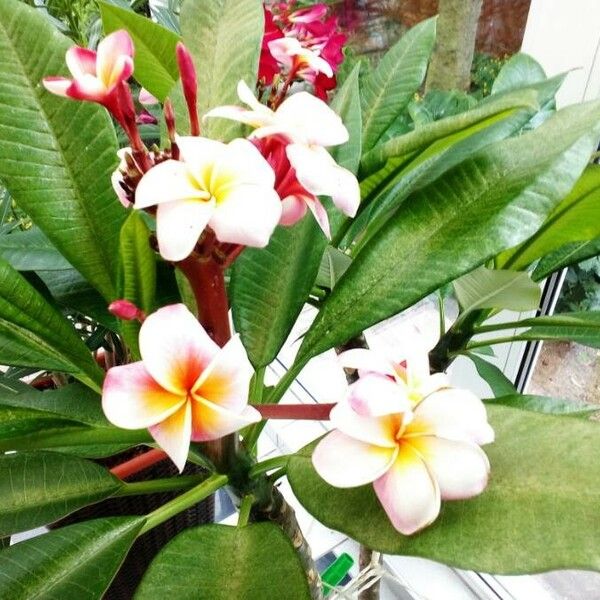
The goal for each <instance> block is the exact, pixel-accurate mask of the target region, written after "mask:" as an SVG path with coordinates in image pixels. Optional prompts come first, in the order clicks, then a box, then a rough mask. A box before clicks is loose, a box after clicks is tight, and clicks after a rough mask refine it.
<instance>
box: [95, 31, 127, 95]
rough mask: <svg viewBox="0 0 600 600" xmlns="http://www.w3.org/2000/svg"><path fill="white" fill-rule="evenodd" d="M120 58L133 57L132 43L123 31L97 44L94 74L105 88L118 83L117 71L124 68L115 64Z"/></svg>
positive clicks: (108, 36) (118, 75)
mask: <svg viewBox="0 0 600 600" xmlns="http://www.w3.org/2000/svg"><path fill="white" fill-rule="evenodd" d="M120 56H125V57H127V58H132V57H133V42H132V40H131V37H130V36H129V34H128V33H127V31H125V30H124V29H119V30H118V31H115V32H113V33H111V34H110V35H107V36H106V37H105V38H104V39H103V40H101V41H100V43H99V44H98V52H97V59H96V74H97V76H98V78H99V79H100V80H101V81H102V82H103V83H104V85H105V86H106V87H107V88H108V87H111V86H112V85H114V83H115V82H118V80H119V78H120V75H121V74H120V72H119V70H120V69H122V68H123V66H124V64H123V63H120V64H117V61H118V59H119V57H120ZM123 79H125V77H123ZM123 79H121V81H122V80H123Z"/></svg>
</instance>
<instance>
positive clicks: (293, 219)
mask: <svg viewBox="0 0 600 600" xmlns="http://www.w3.org/2000/svg"><path fill="white" fill-rule="evenodd" d="M307 208H308V206H307V203H306V201H305V200H304V198H300V197H298V196H288V197H287V198H284V199H283V200H282V201H281V218H280V219H279V224H280V225H284V226H286V227H288V226H290V225H294V224H295V223H297V222H298V221H300V219H302V218H303V217H304V215H305V214H306V210H307Z"/></svg>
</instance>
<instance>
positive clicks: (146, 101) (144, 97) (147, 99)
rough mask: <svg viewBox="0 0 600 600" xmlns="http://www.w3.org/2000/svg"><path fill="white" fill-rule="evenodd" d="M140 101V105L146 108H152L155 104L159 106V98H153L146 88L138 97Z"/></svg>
mask: <svg viewBox="0 0 600 600" xmlns="http://www.w3.org/2000/svg"><path fill="white" fill-rule="evenodd" d="M138 101H139V103H140V104H143V105H144V106H152V105H153V104H158V98H156V97H155V96H153V95H152V94H151V93H150V92H149V91H148V90H147V89H146V88H142V89H141V90H140V93H139V95H138Z"/></svg>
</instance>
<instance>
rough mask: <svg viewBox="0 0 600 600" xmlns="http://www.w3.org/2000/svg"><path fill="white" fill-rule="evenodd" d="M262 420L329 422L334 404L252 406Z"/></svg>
mask: <svg viewBox="0 0 600 600" xmlns="http://www.w3.org/2000/svg"><path fill="white" fill-rule="evenodd" d="M252 406H253V407H254V408H255V409H256V410H257V411H258V412H259V413H260V416H261V417H262V418H263V419H294V420H303V421H329V414H330V413H331V409H332V408H333V407H334V406H335V404H253V405H252Z"/></svg>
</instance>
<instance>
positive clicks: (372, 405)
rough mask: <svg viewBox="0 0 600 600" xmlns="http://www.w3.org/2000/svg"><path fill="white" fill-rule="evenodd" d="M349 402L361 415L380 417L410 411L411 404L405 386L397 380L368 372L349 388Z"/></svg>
mask: <svg viewBox="0 0 600 600" xmlns="http://www.w3.org/2000/svg"><path fill="white" fill-rule="evenodd" d="M348 402H349V404H350V406H352V408H353V409H354V410H355V411H356V412H357V413H358V414H360V415H364V416H371V417H378V416H381V415H390V414H395V413H405V412H410V409H411V404H410V401H409V398H408V396H407V390H406V388H405V387H404V386H402V385H398V383H396V381H394V380H393V379H390V378H389V377H386V376H385V375H379V374H377V373H368V374H366V375H363V376H362V377H360V378H359V379H358V381H356V382H355V383H353V384H352V385H351V386H350V387H349V388H348Z"/></svg>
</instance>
